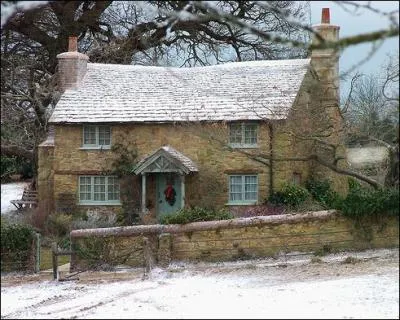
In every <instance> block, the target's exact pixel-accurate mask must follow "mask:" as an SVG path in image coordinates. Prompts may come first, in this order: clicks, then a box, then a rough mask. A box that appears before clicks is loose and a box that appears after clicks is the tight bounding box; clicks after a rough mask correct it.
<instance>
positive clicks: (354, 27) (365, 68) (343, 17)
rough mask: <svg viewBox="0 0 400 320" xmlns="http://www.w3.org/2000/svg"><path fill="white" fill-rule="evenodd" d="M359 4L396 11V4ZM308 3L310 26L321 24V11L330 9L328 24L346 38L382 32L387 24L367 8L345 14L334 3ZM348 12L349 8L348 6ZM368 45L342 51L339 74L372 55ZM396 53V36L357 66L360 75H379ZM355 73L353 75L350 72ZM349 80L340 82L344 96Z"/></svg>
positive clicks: (397, 4) (382, 18)
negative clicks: (333, 26) (391, 56)
mask: <svg viewBox="0 0 400 320" xmlns="http://www.w3.org/2000/svg"><path fill="white" fill-rule="evenodd" d="M355 2H359V3H362V4H366V3H368V2H370V3H371V5H372V6H373V7H374V8H377V9H379V10H381V11H385V12H387V11H393V10H399V2H398V1H355ZM310 4H311V23H312V24H318V23H320V21H321V11H322V8H330V16H331V24H336V25H339V26H340V33H339V36H340V37H341V38H342V37H348V36H352V35H356V34H360V33H366V32H371V31H377V30H382V29H384V28H387V27H388V26H389V25H390V22H389V20H388V19H387V18H384V17H382V16H381V15H379V14H376V13H373V12H371V11H369V10H366V9H360V10H357V12H356V13H349V12H346V11H345V10H344V9H343V8H342V7H340V6H339V5H337V4H336V3H335V2H333V1H310ZM348 8H349V9H350V8H351V7H348ZM398 18H399V16H397V19H398ZM371 49H372V45H371V44H360V45H356V46H353V47H350V48H347V49H345V50H344V51H343V52H342V53H341V56H340V60H339V70H340V73H341V74H343V73H344V72H346V71H348V70H349V69H351V68H352V67H353V66H354V65H356V64H357V63H359V62H360V61H362V60H363V59H364V58H366V57H367V56H368V54H369V53H370V52H371ZM398 52H399V37H398V36H397V37H393V38H391V39H387V40H385V41H384V42H383V44H382V46H381V47H380V48H379V49H378V50H377V52H375V53H374V54H373V56H372V57H371V58H370V59H368V61H367V62H365V63H363V64H362V65H361V66H359V67H357V70H358V71H359V72H362V73H365V74H378V73H379V72H380V67H381V66H382V64H384V62H385V61H387V55H388V54H398ZM352 74H354V72H353V73H352ZM350 79H351V77H349V78H348V79H347V80H346V81H345V80H342V81H341V86H340V92H341V94H342V95H343V94H346V92H347V91H348V90H349V83H350Z"/></svg>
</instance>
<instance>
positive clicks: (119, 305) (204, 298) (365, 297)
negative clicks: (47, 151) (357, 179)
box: [1, 249, 399, 319]
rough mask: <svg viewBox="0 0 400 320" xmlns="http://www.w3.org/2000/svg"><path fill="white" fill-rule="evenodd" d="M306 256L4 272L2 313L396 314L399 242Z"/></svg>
mask: <svg viewBox="0 0 400 320" xmlns="http://www.w3.org/2000/svg"><path fill="white" fill-rule="evenodd" d="M349 257H352V258H354V259H355V260H353V263H345V261H346V258H348V260H349ZM311 258H312V257H311V256H303V255H297V256H296V255H295V256H293V257H292V258H288V256H282V257H280V258H278V259H272V258H269V259H260V260H249V261H237V262H225V263H176V264H172V265H171V266H170V267H168V268H165V269H161V268H155V269H153V270H152V271H151V273H150V274H149V275H148V277H147V278H143V270H142V269H133V270H135V271H134V272H132V271H127V270H125V271H119V273H120V274H121V273H123V272H125V273H127V274H128V275H129V276H128V277H127V278H128V279H125V280H117V281H115V280H112V279H111V277H110V273H108V276H106V273H100V272H98V273H93V274H91V276H90V277H88V276H87V275H86V278H85V276H84V274H81V279H80V280H75V281H69V282H57V281H32V279H30V280H29V277H26V278H27V280H26V281H24V280H21V278H18V277H15V276H14V277H11V276H10V275H9V276H8V277H4V276H3V277H2V287H1V318H2V319H3V318H4V319H11V318H14V319H15V318H18V319H48V318H53V319H56V318H62V319H72V318H79V319H102V318H105V319H124V318H125V319H126V318H129V319H133V318H153V319H166V318H173V319H182V318H203V319H206V318H207V319H211V318H213V319H221V318H231V319H246V318H263V319H268V318H271V319H279V318H286V319H289V318H293V319H301V318H304V319H324V318H325V319H335V318H336V319H339V318H341V319H345V318H346V319H347V318H357V319H398V318H399V250H398V249H380V250H369V251H364V252H343V253H340V254H335V255H328V256H325V257H321V261H314V262H311ZM314 258H315V257H314ZM116 274H118V272H117V273H114V276H115V275H116ZM85 279H86V280H85ZM28 280H29V281H28Z"/></svg>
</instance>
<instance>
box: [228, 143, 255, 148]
mask: <svg viewBox="0 0 400 320" xmlns="http://www.w3.org/2000/svg"><path fill="white" fill-rule="evenodd" d="M229 146H230V147H231V148H233V149H258V148H259V146H258V144H233V143H231V144H229Z"/></svg>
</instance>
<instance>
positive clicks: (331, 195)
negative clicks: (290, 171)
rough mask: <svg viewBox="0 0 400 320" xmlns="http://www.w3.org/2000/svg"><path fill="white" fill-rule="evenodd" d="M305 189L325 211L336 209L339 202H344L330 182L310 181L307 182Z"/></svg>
mask: <svg viewBox="0 0 400 320" xmlns="http://www.w3.org/2000/svg"><path fill="white" fill-rule="evenodd" d="M305 187H306V189H307V190H308V191H309V192H310V194H311V195H312V197H313V198H314V199H315V200H317V201H318V202H319V203H321V204H322V206H323V207H324V208H325V209H332V208H336V207H337V206H338V205H339V202H340V201H343V200H342V199H341V197H340V195H339V194H338V193H336V192H335V191H333V190H332V189H331V185H330V182H329V180H322V181H318V180H314V179H309V180H307V181H306V184H305Z"/></svg>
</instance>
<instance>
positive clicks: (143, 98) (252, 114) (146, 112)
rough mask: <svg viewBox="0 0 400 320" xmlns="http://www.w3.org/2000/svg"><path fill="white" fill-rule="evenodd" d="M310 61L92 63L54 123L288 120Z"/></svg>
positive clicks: (61, 103)
mask: <svg viewBox="0 0 400 320" xmlns="http://www.w3.org/2000/svg"><path fill="white" fill-rule="evenodd" d="M309 65H310V59H297V60H268V61H267V60H265V61H248V62H232V63H226V64H220V65H215V66H207V67H193V68H172V67H154V66H137V65H117V64H100V63H88V69H87V73H86V76H85V78H84V79H83V81H82V83H81V85H80V86H79V88H78V89H77V90H72V89H69V90H66V91H65V93H64V94H63V95H62V96H61V99H60V100H59V102H58V103H57V105H56V107H55V109H54V112H53V114H52V116H51V118H50V122H51V123H98V122H171V121H207V120H208V121H220V120H225V121H234V120H260V119H285V118H286V117H287V115H288V112H289V109H290V107H291V106H292V104H293V102H294V100H295V98H296V95H297V93H298V91H299V89H300V85H301V83H302V80H303V78H304V76H305V74H306V72H307V70H308V68H309Z"/></svg>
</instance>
